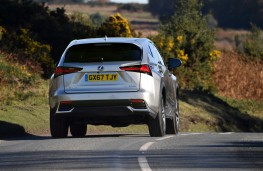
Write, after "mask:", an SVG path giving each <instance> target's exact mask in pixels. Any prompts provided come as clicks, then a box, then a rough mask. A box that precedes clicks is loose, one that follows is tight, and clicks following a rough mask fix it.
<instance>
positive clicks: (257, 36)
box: [243, 25, 263, 59]
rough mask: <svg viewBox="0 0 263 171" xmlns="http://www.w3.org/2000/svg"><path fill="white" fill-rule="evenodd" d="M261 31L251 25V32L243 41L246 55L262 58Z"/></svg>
mask: <svg viewBox="0 0 263 171" xmlns="http://www.w3.org/2000/svg"><path fill="white" fill-rule="evenodd" d="M261 33H262V31H261V30H260V29H259V28H258V27H256V26H255V25H252V29H251V34H250V35H249V36H247V39H246V41H245V42H244V45H243V47H244V53H245V55H246V56H247V57H253V58H259V59H263V37H262V34H261Z"/></svg>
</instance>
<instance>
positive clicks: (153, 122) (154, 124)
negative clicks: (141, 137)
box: [148, 98, 166, 137]
mask: <svg viewBox="0 0 263 171" xmlns="http://www.w3.org/2000/svg"><path fill="white" fill-rule="evenodd" d="M160 104H161V105H160V108H159V112H158V114H157V116H156V118H150V119H149V123H148V128H149V133H150V136H151V137H162V136H164V135H165V130H166V119H165V109H164V99H163V98H161V102H160Z"/></svg>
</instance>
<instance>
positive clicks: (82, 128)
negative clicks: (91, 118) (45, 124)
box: [70, 124, 87, 137]
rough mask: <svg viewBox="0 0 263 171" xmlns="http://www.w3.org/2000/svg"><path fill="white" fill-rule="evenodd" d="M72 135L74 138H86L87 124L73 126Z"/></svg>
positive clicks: (71, 127)
mask: <svg viewBox="0 0 263 171" xmlns="http://www.w3.org/2000/svg"><path fill="white" fill-rule="evenodd" d="M70 133H71V135H72V136H73V137H85V135H86V133H87V125H86V124H71V125H70Z"/></svg>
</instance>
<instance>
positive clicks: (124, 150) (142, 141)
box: [0, 133, 263, 171]
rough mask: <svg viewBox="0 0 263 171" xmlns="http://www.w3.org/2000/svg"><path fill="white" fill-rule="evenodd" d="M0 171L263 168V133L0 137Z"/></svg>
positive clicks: (147, 170)
mask: <svg viewBox="0 0 263 171" xmlns="http://www.w3.org/2000/svg"><path fill="white" fill-rule="evenodd" d="M0 170H107V171H108V170H114V171H115V170H142V171H151V170H153V171H155V170H175V171H177V170H178V171H179V170H220V171H221V170H259V171H260V170H263V134H260V133H180V134H179V135H178V136H165V137H163V138H152V137H149V135H147V134H145V135H144V134H135V135H132V134H119V135H114V134H113V135H89V136H86V137H85V138H70V137H69V138H67V139H52V138H50V137H48V136H46V137H45V136H44V137H43V136H42V137H40V136H39V137H38V136H26V137H22V138H16V139H7V140H0Z"/></svg>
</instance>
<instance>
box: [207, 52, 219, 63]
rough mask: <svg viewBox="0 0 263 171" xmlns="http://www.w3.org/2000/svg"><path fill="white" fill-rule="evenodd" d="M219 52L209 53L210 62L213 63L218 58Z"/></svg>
mask: <svg viewBox="0 0 263 171" xmlns="http://www.w3.org/2000/svg"><path fill="white" fill-rule="evenodd" d="M220 55H221V52H220V51H219V50H213V51H212V52H210V53H209V58H210V61H214V60H216V59H218V58H220Z"/></svg>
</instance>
